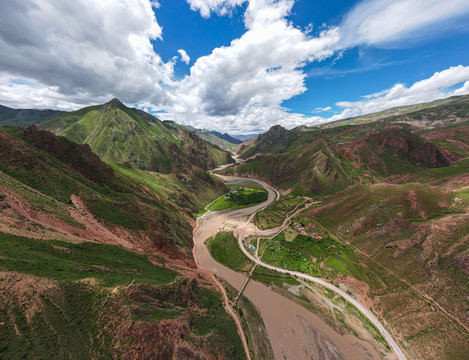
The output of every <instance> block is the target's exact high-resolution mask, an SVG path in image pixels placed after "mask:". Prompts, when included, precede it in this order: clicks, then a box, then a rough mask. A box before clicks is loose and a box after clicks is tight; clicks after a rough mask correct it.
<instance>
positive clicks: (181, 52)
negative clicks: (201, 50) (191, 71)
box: [178, 49, 191, 65]
mask: <svg viewBox="0 0 469 360" xmlns="http://www.w3.org/2000/svg"><path fill="white" fill-rule="evenodd" d="M178 53H179V55H180V56H181V60H182V61H184V62H185V63H186V65H189V63H190V62H191V58H190V57H189V55H187V53H186V51H185V50H183V49H179V50H178Z"/></svg>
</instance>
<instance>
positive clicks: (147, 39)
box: [0, 0, 173, 106]
mask: <svg viewBox="0 0 469 360" xmlns="http://www.w3.org/2000/svg"><path fill="white" fill-rule="evenodd" d="M152 5H155V3H152V2H150V1H148V0H119V2H118V3H116V2H115V1H110V0H103V1H89V0H75V1H63V0H22V1H16V0H3V1H2V5H1V11H0V53H1V54H2V55H1V56H0V72H2V73H3V75H4V76H3V77H2V79H4V80H5V78H6V74H7V75H8V78H9V79H15V78H23V79H28V81H31V82H32V83H37V84H39V85H37V86H39V87H41V88H43V89H52V88H53V89H55V90H54V91H53V92H51V94H50V96H51V97H55V95H54V94H55V93H59V94H62V95H66V96H67V97H68V99H69V102H70V103H75V102H81V101H84V103H88V104H89V103H90V102H93V101H96V100H95V99H102V98H104V97H105V98H110V97H113V96H117V97H121V98H124V99H125V100H126V101H127V102H129V103H135V102H139V101H142V100H144V99H146V98H149V97H151V98H152V99H164V98H165V97H166V95H165V91H164V90H163V84H172V77H173V64H172V63H171V62H169V63H164V62H163V61H162V60H161V58H160V56H159V55H158V54H156V53H155V52H154V50H153V46H152V43H151V40H155V39H160V38H161V35H162V30H161V27H160V26H159V25H158V22H157V20H156V17H155V13H154V12H153V8H152ZM4 85H5V83H4ZM7 85H8V84H7ZM9 85H12V91H13V90H14V89H15V88H17V89H18V90H19V91H20V89H21V88H19V87H18V86H15V84H14V83H13V84H11V83H9ZM37 86H35V87H34V89H37ZM45 91H46V90H45ZM26 95H27V94H26ZM28 99H29V96H26V97H25V99H24V105H23V106H28V105H30V104H31V105H32V103H33V102H34V99H33V98H31V99H29V100H28Z"/></svg>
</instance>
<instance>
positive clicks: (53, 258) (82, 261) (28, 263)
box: [0, 233, 177, 286]
mask: <svg viewBox="0 0 469 360" xmlns="http://www.w3.org/2000/svg"><path fill="white" fill-rule="evenodd" d="M0 270H2V271H17V272H22V273H27V274H32V275H37V276H41V277H46V278H50V279H55V280H80V279H84V278H89V277H93V278H96V279H98V280H100V281H102V282H103V285H104V286H115V285H122V284H129V283H130V282H131V281H132V280H135V281H137V282H140V283H150V284H167V283H169V282H171V281H173V280H174V278H175V277H176V275H177V273H175V272H174V271H172V270H169V269H166V268H162V267H160V266H157V265H154V264H153V263H151V262H150V261H149V260H148V257H147V256H145V255H142V254H139V253H137V252H134V251H131V250H128V249H125V248H123V247H120V246H116V245H107V244H97V243H91V242H84V243H81V244H72V243H67V242H62V241H39V240H35V239H29V238H25V237H20V236H15V235H10V234H4V233H0Z"/></svg>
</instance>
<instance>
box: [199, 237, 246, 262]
mask: <svg viewBox="0 0 469 360" xmlns="http://www.w3.org/2000/svg"><path fill="white" fill-rule="evenodd" d="M207 247H208V249H209V250H210V253H211V254H212V256H213V258H214V259H215V260H217V261H218V262H219V263H221V264H223V265H225V266H226V267H229V268H230V269H233V270H235V271H245V270H248V269H249V266H250V263H251V262H250V261H249V259H248V258H247V257H246V255H244V254H243V252H242V251H241V249H240V248H239V246H238V242H237V240H236V238H235V237H234V236H233V233H232V232H219V233H217V234H216V235H215V236H214V237H212V238H210V239H208V240H207Z"/></svg>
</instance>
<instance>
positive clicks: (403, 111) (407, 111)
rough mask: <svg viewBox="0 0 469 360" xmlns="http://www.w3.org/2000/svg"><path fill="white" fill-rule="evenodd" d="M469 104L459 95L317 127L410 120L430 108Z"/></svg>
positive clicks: (468, 97) (452, 107)
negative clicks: (414, 114) (390, 119)
mask: <svg viewBox="0 0 469 360" xmlns="http://www.w3.org/2000/svg"><path fill="white" fill-rule="evenodd" d="M468 102H469V96H468V95H461V96H452V97H449V98H446V99H441V100H435V101H431V102H428V103H422V104H415V105H407V106H399V107H395V108H391V109H387V110H384V111H380V112H377V113H373V114H368V115H362V116H356V117H353V118H351V119H344V120H338V121H334V122H331V123H327V124H324V125H320V126H319V127H322V128H332V127H337V126H344V125H359V124H366V123H370V122H375V121H378V120H381V119H386V118H390V117H391V116H402V115H409V119H412V115H411V114H413V113H416V112H420V111H422V110H429V111H428V112H427V113H430V114H431V113H432V110H431V109H432V108H449V109H451V110H452V111H454V110H455V109H457V108H459V107H463V108H464V107H465V104H467V103H468ZM433 120H435V117H433Z"/></svg>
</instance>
